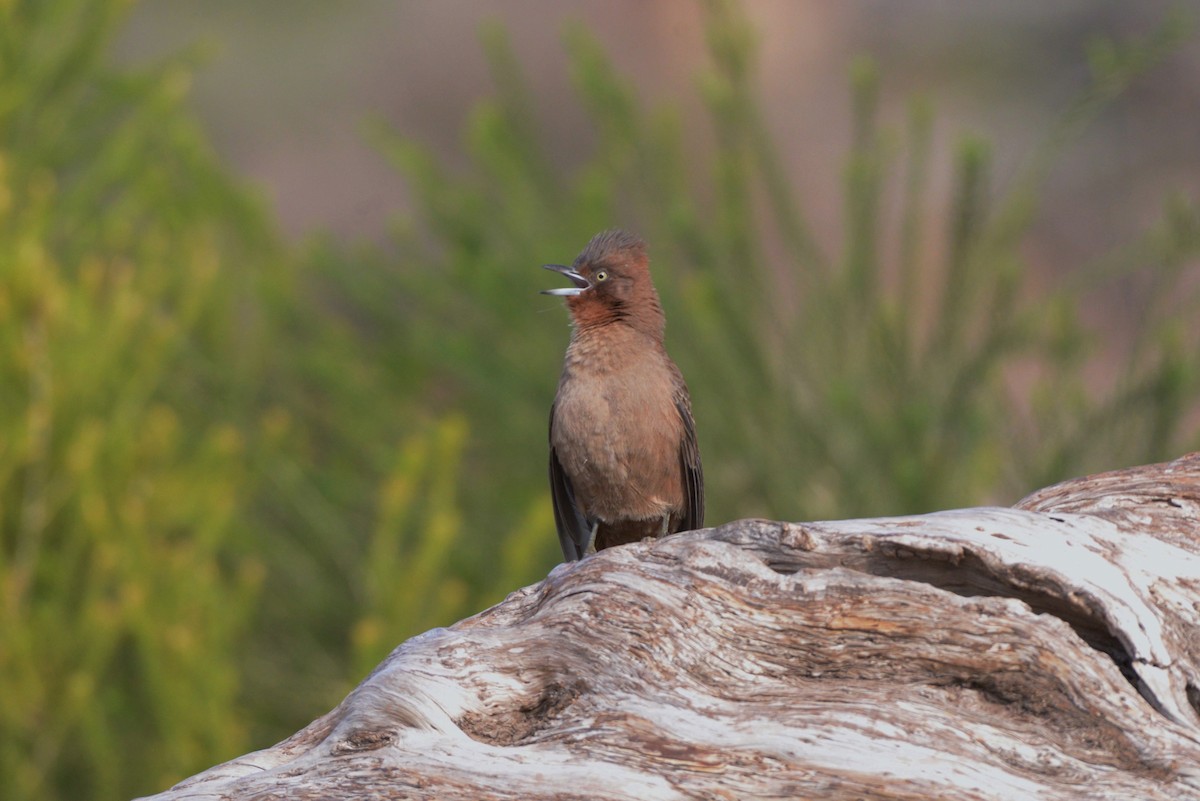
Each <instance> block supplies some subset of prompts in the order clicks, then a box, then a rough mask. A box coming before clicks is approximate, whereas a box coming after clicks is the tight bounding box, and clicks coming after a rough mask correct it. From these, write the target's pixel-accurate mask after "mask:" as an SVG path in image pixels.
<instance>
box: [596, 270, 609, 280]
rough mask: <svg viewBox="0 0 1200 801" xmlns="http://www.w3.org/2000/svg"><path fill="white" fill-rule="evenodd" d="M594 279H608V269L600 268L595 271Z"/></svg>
mask: <svg viewBox="0 0 1200 801" xmlns="http://www.w3.org/2000/svg"><path fill="white" fill-rule="evenodd" d="M596 280H597V281H607V280H608V270H600V271H599V272H597V273H596Z"/></svg>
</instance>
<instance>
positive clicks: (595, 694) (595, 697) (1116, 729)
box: [155, 454, 1200, 801]
mask: <svg viewBox="0 0 1200 801" xmlns="http://www.w3.org/2000/svg"><path fill="white" fill-rule="evenodd" d="M362 797H371V798H388V799H400V798H429V799H434V798H436V799H458V798H462V799H472V801H479V799H550V798H589V799H639V801H649V799H675V798H727V799H750V798H804V799H955V801H961V800H962V799H989V800H991V799H995V800H996V801H1000V800H1003V801H1012V799H1040V800H1041V801H1048V800H1051V799H1122V801H1125V800H1126V799H1164V800H1165V799H1170V800H1171V801H1186V800H1197V799H1200V454H1193V455H1191V456H1188V457H1185V458H1183V459H1179V460H1177V461H1175V462H1171V463H1169V464H1164V465H1153V466H1149V467H1141V468H1135V469H1132V470H1124V471H1120V472H1116V473H1107V474H1103V475H1097V476H1091V477H1088V478H1083V479H1078V480H1074V481H1069V482H1066V483H1064V484H1060V485H1057V486H1055V487H1051V488H1049V489H1046V490H1042V491H1040V492H1038V493H1035V494H1034V495H1031V496H1029V497H1028V498H1026V499H1025V500H1023V501H1021V502H1020V503H1019V504H1017V506H1016V507H1015V508H1012V509H1006V508H979V509H965V510H959V511H951V512H942V513H938V514H929V515H921V516H914V517H902V518H889V519H872V520H847V521H838V522H823V523H804V524H791V523H775V522H768V521H761V520H746V521H740V522H736V523H730V524H728V525H725V526H721V527H719V528H715V529H709V530H705V531H700V532H692V533H688V534H681V535H677V536H672V537H668V538H666V539H663V540H659V541H653V542H643V543H638V544H634V545H630V546H625V547H621V548H615V549H611V550H607V551H603V552H601V553H599V554H596V555H594V556H591V557H588V558H586V559H584V560H583V561H581V562H577V563H573V564H568V565H562V566H560V567H557V568H555V569H554V570H553V571H552V572H551V573H550V575H549V576H548V577H547V578H546V579H545V580H544V581H542V582H541V583H540V584H537V585H534V586H532V587H526V588H524V589H521V590H518V591H516V592H514V593H513V594H512V595H510V596H509V597H508V598H507V599H506V600H505V601H504V602H503V603H501V604H499V605H498V606H496V607H493V608H492V609H489V610H487V611H485V612H482V613H480V614H478V615H476V616H475V617H472V618H469V619H467V620H464V621H462V622H460V623H457V624H455V625H454V626H451V627H450V628H447V629H436V630H433V631H430V632H427V633H425V634H423V635H421V636H419V637H415V638H413V639H411V640H409V641H408V642H406V643H404V644H402V645H401V646H400V647H398V648H397V649H396V650H395V651H393V652H392V654H391V655H390V656H388V658H387V659H386V660H385V661H384V662H383V664H381V665H380V666H379V667H378V668H377V669H376V670H375V671H374V672H373V673H372V674H371V675H370V676H368V677H367V678H366V680H364V681H363V683H362V684H361V685H359V686H358V688H356V689H355V690H354V691H353V692H352V693H351V694H350V695H349V696H348V697H347V698H346V699H345V700H344V701H343V702H342V703H341V704H340V705H339V706H338V707H337V708H336V709H334V710H333V711H332V712H330V713H328V714H327V715H325V716H324V717H321V718H319V719H318V720H316V721H314V722H313V723H312V724H310V725H309V726H308V727H307V728H305V729H303V730H302V731H300V732H298V733H297V734H295V735H294V736H292V737H291V738H289V739H288V740H286V741H284V742H282V743H280V744H278V745H276V746H274V747H272V748H268V749H266V750H263V751H258V752H256V753H252V754H248V755H246V756H244V757H241V758H238V759H235V760H233V761H231V762H227V763H225V764H224V765H219V766H217V767H215V768H212V769H210V770H208V771H205V772H204V773H201V774H199V775H197V776H195V777H193V778H191V779H188V780H186V781H184V782H182V783H181V784H179V785H177V786H176V787H175V788H173V789H172V790H170V791H168V792H165V793H163V794H161V795H159V796H155V798H156V799H159V801H167V799H210V798H214V799H215V798H239V799H240V798H289V799H316V798H321V799H351V798H362Z"/></svg>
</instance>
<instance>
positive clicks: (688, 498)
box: [675, 390, 704, 531]
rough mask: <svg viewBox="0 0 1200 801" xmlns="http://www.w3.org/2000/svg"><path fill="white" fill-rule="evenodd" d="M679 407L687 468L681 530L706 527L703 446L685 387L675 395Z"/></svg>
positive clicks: (681, 447) (683, 465)
mask: <svg viewBox="0 0 1200 801" xmlns="http://www.w3.org/2000/svg"><path fill="white" fill-rule="evenodd" d="M675 408H676V409H678V410H679V417H680V418H681V419H682V420H683V439H682V440H680V443H679V467H680V469H681V470H682V471H683V496H684V505H683V518H682V520H680V525H679V530H680V531H695V530H696V529H698V528H703V527H704V470H703V468H701V467H700V446H699V445H698V444H697V443H696V421H695V420H694V419H693V418H692V404H691V401H689V400H688V396H687V391H686V390H684V391H683V392H680V393H679V394H677V395H676V396H675Z"/></svg>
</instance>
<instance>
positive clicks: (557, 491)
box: [550, 407, 591, 562]
mask: <svg viewBox="0 0 1200 801" xmlns="http://www.w3.org/2000/svg"><path fill="white" fill-rule="evenodd" d="M550 426H551V428H553V426H554V408H553V407H551V409H550ZM550 496H551V498H552V499H553V500H554V525H555V527H556V528H557V529H558V544H559V545H561V546H562V552H563V558H564V559H566V560H567V561H568V562H574V561H576V560H578V559H582V558H583V554H584V552H585V551H586V549H587V546H588V538H589V537H590V536H591V526H589V525H588V523H587V521H586V520H585V519H584V517H583V515H582V514H581V513H580V512H579V507H578V506H577V505H576V504H575V490H574V489H573V488H572V487H571V479H570V478H568V477H567V474H566V472H565V471H564V470H563V468H562V464H561V463H560V462H559V461H558V454H557V453H556V452H555V450H554V444H553V440H551V445H550Z"/></svg>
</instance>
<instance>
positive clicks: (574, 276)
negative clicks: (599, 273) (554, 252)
mask: <svg viewBox="0 0 1200 801" xmlns="http://www.w3.org/2000/svg"><path fill="white" fill-rule="evenodd" d="M542 267H544V268H546V269H547V270H553V271H554V272H556V273H562V274H563V275H565V276H566V277H567V278H570V279H571V283H573V284H575V286H565V287H562V288H561V289H543V290H542V294H543V295H561V296H563V297H571V296H573V295H578V294H579V293H580V292H582V291H583V290H585V289H587V288H588V287H590V286H591V284H590V283H588V280H587V279H586V278H584V277H583V276H582V275H580V274H579V273H577V272H575V271H574V270H572V269H571V268H570V267H568V266H566V265H565V264H543V265H542Z"/></svg>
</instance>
